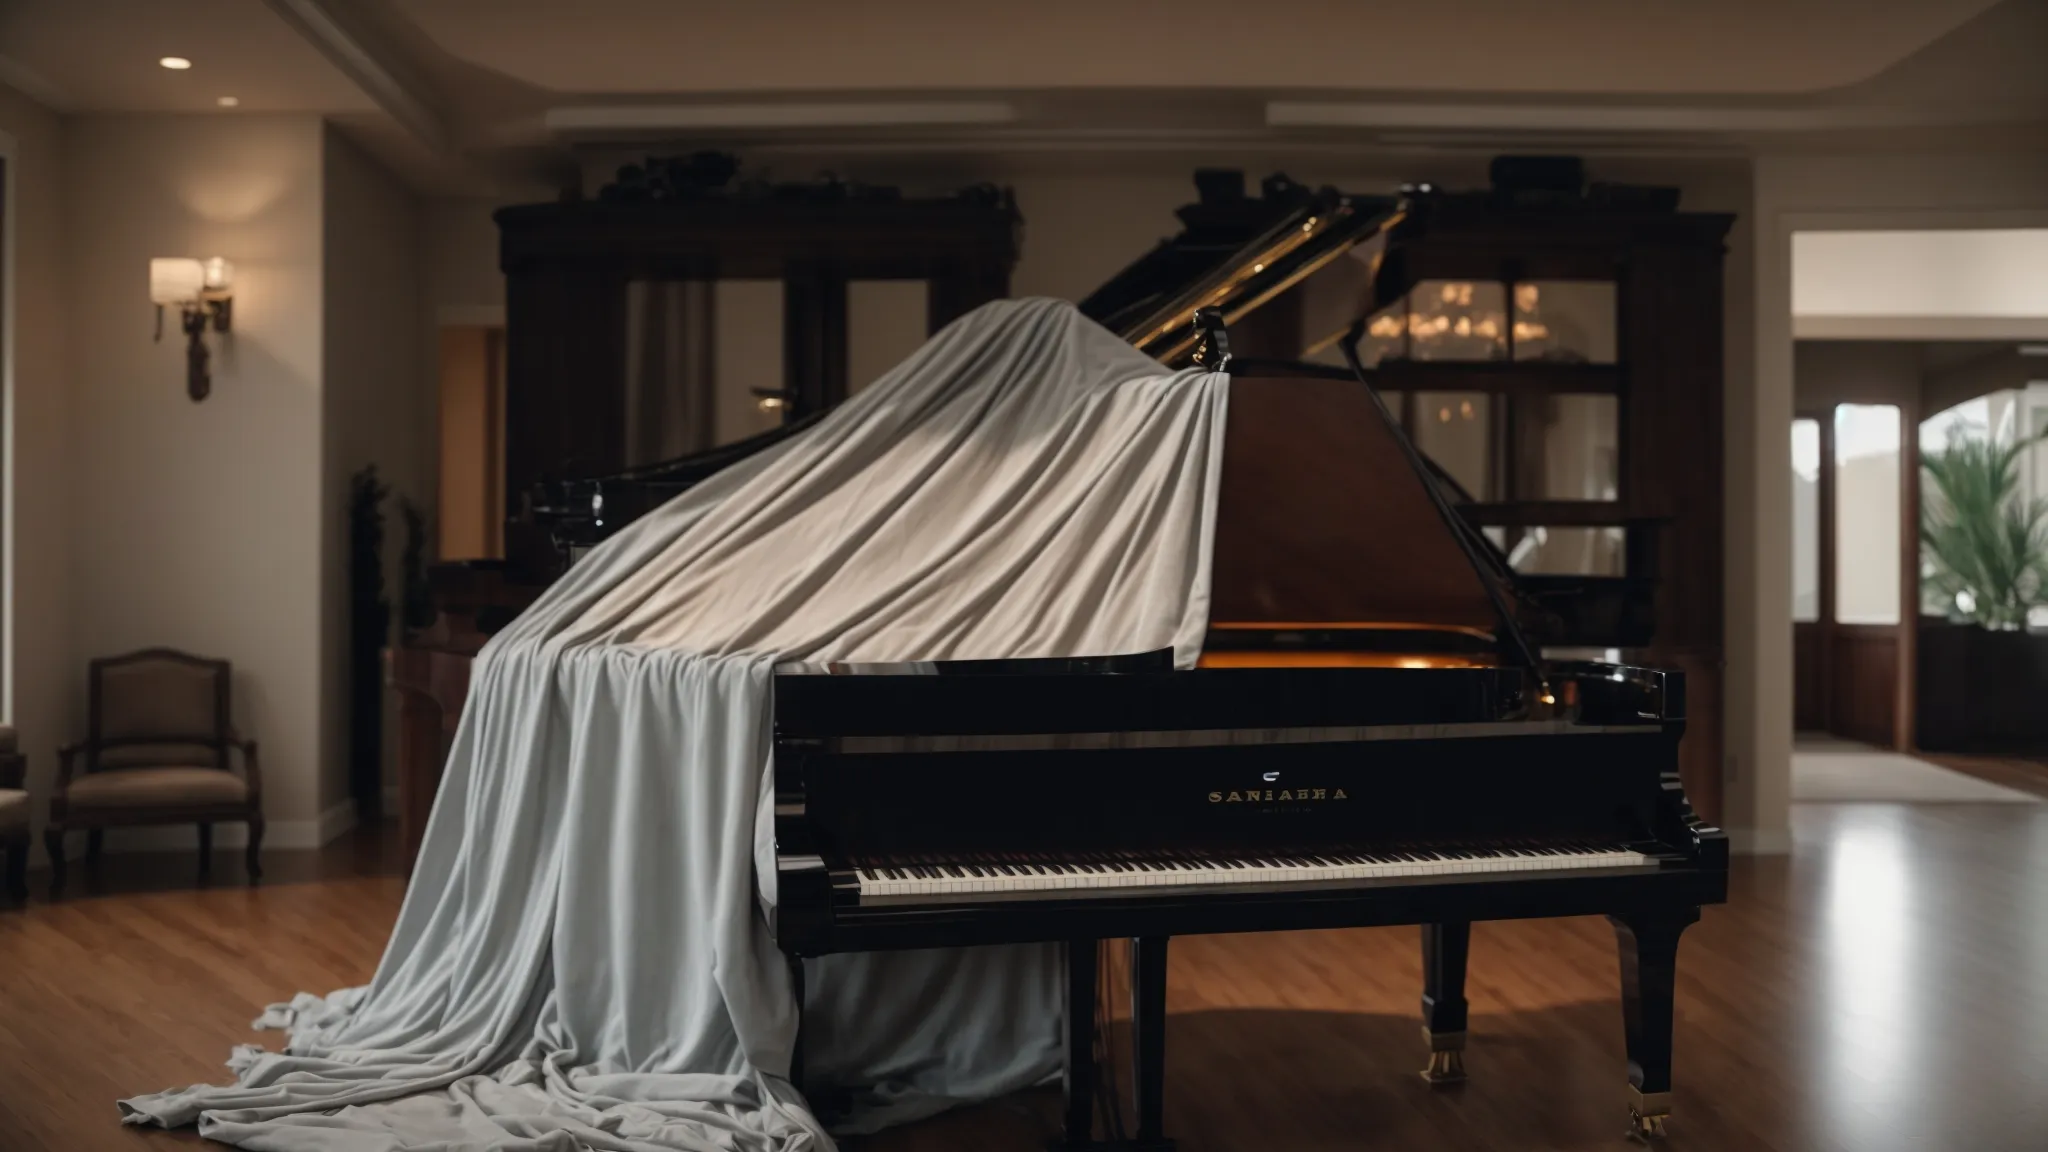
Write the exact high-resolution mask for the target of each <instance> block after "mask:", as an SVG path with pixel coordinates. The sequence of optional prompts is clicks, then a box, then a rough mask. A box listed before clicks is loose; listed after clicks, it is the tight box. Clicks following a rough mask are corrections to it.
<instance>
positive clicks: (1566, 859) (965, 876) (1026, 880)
mask: <svg viewBox="0 0 2048 1152" xmlns="http://www.w3.org/2000/svg"><path fill="white" fill-rule="evenodd" d="M1652 863H1655V859H1654V858H1653V857H1650V856H1646V855H1644V854H1643V853H1641V852H1635V851H1631V850H1629V849H1626V848H1621V847H1615V846H1603V845H1592V844H1568V845H1558V846H1541V847H1536V846H1532V847H1524V848H1474V849H1448V848H1447V849H1440V850H1434V851H1420V850H1418V851H1413V852H1377V853H1374V852H1318V853H1306V854H1299V853H1298V854H1287V855H1279V856H1247V857H1243V858H1240V859H1216V858H1209V857H1203V858H1171V857H1163V858H1154V859H1138V858H1132V859H1112V858H1109V857H1102V858H1099V859H1093V860H1057V861H1055V860H1050V859H1047V860H1030V859H1005V860H1003V861H1001V862H993V861H978V862H947V863H935V862H920V863H916V864H907V863H903V862H900V861H891V862H888V863H874V862H870V863H868V864H867V865H865V866H863V867H859V868H856V869H855V870H854V872H855V875H856V876H857V877H858V878H859V880H860V894H861V895H862V896H918V895H939V894H957V893H975V892H991V893H995V892H1030V891H1060V890H1065V889H1100V888H1173V887H1180V886H1183V885H1204V886H1207V885H1214V884H1274V883H1281V884H1294V883H1314V882H1316V881H1333V880H1386V879H1402V878H1409V877H1431V876H1463V875H1471V874H1475V873H1486V872H1550V871H1555V870H1557V869H1564V868H1636V867H1642V866H1644V865H1647V864H1652Z"/></svg>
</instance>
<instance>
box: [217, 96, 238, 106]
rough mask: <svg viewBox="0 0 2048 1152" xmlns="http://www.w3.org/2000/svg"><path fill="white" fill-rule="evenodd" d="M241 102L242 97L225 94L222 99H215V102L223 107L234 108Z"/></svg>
mask: <svg viewBox="0 0 2048 1152" xmlns="http://www.w3.org/2000/svg"><path fill="white" fill-rule="evenodd" d="M241 102H242V101H241V99H240V98H239V97H235V96H223V97H221V98H220V99H218V100H216V101H214V103H216V104H218V105H220V106H221V107H223V108H233V107H234V106H235V105H237V104H240V103H241Z"/></svg>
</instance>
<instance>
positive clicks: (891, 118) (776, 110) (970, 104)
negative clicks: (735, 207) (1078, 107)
mask: <svg viewBox="0 0 2048 1152" xmlns="http://www.w3.org/2000/svg"><path fill="white" fill-rule="evenodd" d="M1017 119H1018V115H1017V107H1016V105H1014V104H1011V103H1009V102H1008V101H1002V100H943V101H940V100H925V101H889V102H841V101H830V102H826V101H812V102H806V103H752V104H725V103H720V104H583V105H571V106H567V107H561V108H550V109H548V110H547V112H546V113H544V114H543V116H542V122H543V123H544V124H545V125H546V126H547V129H548V130H549V131H550V132H557V133H563V134H571V135H591V134H603V133H633V134H641V133H649V132H654V133H660V132H706V131H719V130H728V131H763V130H778V129H780V130H789V129H804V128H924V127H947V126H959V125H970V124H1010V123H1014V122H1015V121H1016V120H1017Z"/></svg>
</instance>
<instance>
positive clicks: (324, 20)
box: [264, 0, 451, 155]
mask: <svg viewBox="0 0 2048 1152" xmlns="http://www.w3.org/2000/svg"><path fill="white" fill-rule="evenodd" d="M264 3H266V4H268V5H269V7H270V10H271V11H273V12H275V13H277V15H278V17H279V18H280V19H282V20H283V21H284V22H285V23H286V24H288V25H290V26H291V27H292V29H293V30H294V31H296V32H297V33H298V34H299V35H300V36H302V37H304V38H305V40H306V42H307V43H308V44H311V45H312V46H313V47H314V48H315V49H317V50H318V51H319V52H320V54H321V55H323V56H325V57H327V59H328V60H329V61H330V62H331V63H333V65H334V66H335V67H336V68H339V69H340V70H341V72H342V74H343V75H345V76H347V77H348V78H349V79H350V80H353V81H354V82H355V83H356V85H357V86H358V87H360V88H362V90H363V92H364V93H365V94H367V95H368V96H369V97H370V99H372V100H374V101H376V103H377V106H378V107H380V108H382V109H383V110H384V111H385V112H386V113H387V114H388V115H390V117H391V118H392V119H393V120H396V121H397V122H398V123H399V124H400V125H401V126H402V127H404V128H405V130H406V131H407V132H409V133H411V134H412V135H413V136H414V137H415V138H416V139H417V140H419V142H420V143H421V144H424V145H426V147H427V148H428V149H430V150H431V151H433V152H434V153H435V154H437V155H439V154H444V153H446V152H447V151H448V149H449V141H450V138H451V136H450V133H449V130H448V122H447V119H446V117H445V116H443V114H442V112H441V109H440V106H439V102H438V101H437V100H436V99H435V98H434V97H433V96H432V95H431V94H430V93H429V92H428V91H427V90H426V89H425V88H424V87H423V86H421V85H419V84H417V83H415V82H413V81H412V80H410V79H409V78H408V77H407V75H406V69H405V68H404V66H403V64H402V62H401V61H399V60H397V59H396V58H395V57H393V56H391V55H389V54H387V53H385V52H381V51H379V50H378V49H376V48H374V47H372V46H371V44H370V43H369V41H368V40H367V39H366V38H364V37H363V36H362V35H361V34H360V33H358V32H357V31H356V30H355V28H353V27H352V26H351V19H350V18H349V17H345V16H341V15H338V14H337V11H336V9H337V8H341V7H343V6H342V5H337V4H335V3H333V2H332V0H264Z"/></svg>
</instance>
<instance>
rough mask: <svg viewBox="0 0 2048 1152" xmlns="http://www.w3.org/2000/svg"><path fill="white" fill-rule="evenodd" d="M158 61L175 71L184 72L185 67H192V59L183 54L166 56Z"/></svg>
mask: <svg viewBox="0 0 2048 1152" xmlns="http://www.w3.org/2000/svg"><path fill="white" fill-rule="evenodd" d="M157 63H159V64H161V65H163V66H164V67H166V68H169V69H170V70H171V71H173V72H183V71H184V70H185V69H187V68H190V67H191V66H192V62H191V61H190V60H187V59H185V58H184V57H183V56H166V57H164V58H163V59H161V60H159V61H157Z"/></svg>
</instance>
